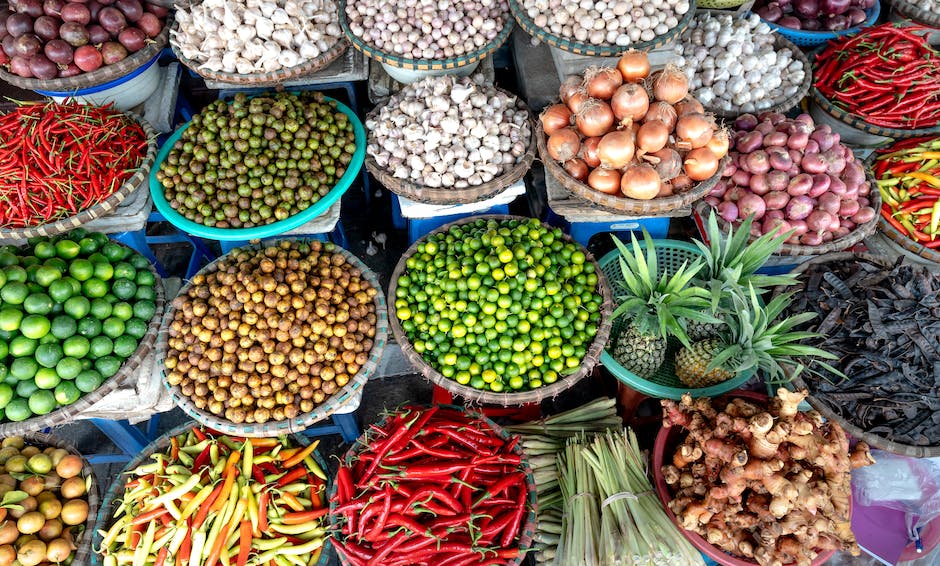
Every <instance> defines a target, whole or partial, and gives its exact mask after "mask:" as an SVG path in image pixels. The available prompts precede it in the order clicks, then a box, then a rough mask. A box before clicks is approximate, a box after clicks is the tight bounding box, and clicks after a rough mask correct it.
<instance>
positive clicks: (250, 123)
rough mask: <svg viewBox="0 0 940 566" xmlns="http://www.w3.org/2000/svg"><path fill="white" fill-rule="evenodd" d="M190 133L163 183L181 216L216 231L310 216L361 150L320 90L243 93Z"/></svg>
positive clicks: (163, 173) (165, 164)
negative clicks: (310, 210)
mask: <svg viewBox="0 0 940 566" xmlns="http://www.w3.org/2000/svg"><path fill="white" fill-rule="evenodd" d="M184 128H185V130H184V131H183V134H182V137H180V138H179V140H177V142H176V143H175V144H174V145H173V148H172V150H171V151H170V153H169V155H167V157H166V159H165V160H164V161H162V162H161V163H160V167H159V170H158V171H157V174H156V178H157V181H158V182H159V183H160V184H161V185H162V187H163V193H164V197H165V198H166V201H167V202H168V203H169V205H170V206H171V207H172V208H173V209H174V210H176V211H177V212H178V213H180V214H181V215H183V216H184V217H185V218H186V219H188V220H191V221H193V222H195V223H197V224H203V225H205V226H209V227H213V226H214V227H218V228H248V227H252V226H263V225H266V224H271V223H272V222H276V221H278V220H284V219H286V218H288V217H290V216H293V215H295V214H297V213H299V212H301V211H303V210H306V209H307V208H309V207H310V206H311V205H313V204H314V203H316V202H317V201H318V200H320V198H322V197H323V196H325V195H326V194H327V193H328V192H330V190H331V189H332V188H333V186H334V185H335V184H336V182H337V180H338V179H339V178H341V177H342V176H343V174H344V173H345V172H346V166H347V165H349V163H350V161H352V157H353V154H354V153H355V151H356V135H355V129H354V127H353V123H352V122H351V121H350V119H349V116H347V115H346V114H344V113H343V112H341V111H340V110H338V109H337V108H336V102H335V101H332V100H326V99H325V97H324V96H323V93H321V92H314V91H303V92H301V93H299V94H293V93H285V92H281V93H276V94H264V95H259V96H255V97H253V98H251V99H249V98H248V97H247V96H245V95H244V94H242V93H239V94H236V95H235V98H234V100H233V101H231V102H225V101H222V100H217V101H215V102H213V103H212V104H210V105H209V106H207V107H206V108H205V109H204V110H203V111H202V112H200V113H199V114H196V115H195V116H193V119H192V121H191V122H189V123H188V124H187V125H186V126H184Z"/></svg>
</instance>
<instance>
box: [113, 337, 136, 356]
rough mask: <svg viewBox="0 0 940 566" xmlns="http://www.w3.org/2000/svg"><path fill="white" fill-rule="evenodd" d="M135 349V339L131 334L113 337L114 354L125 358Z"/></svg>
mask: <svg viewBox="0 0 940 566" xmlns="http://www.w3.org/2000/svg"><path fill="white" fill-rule="evenodd" d="M135 350H137V339H136V338H134V337H133V336H128V335H126V334H125V335H124V336H118V337H117V338H115V339H114V355H115V356H117V357H119V358H121V359H127V358H129V357H131V355H132V354H133V353H134V351H135Z"/></svg>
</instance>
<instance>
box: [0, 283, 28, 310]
mask: <svg viewBox="0 0 940 566" xmlns="http://www.w3.org/2000/svg"><path fill="white" fill-rule="evenodd" d="M28 296H29V287H27V286H26V284H25V283H21V282H19V281H7V284H6V285H4V286H3V289H0V299H3V302H4V303H8V304H11V305H22V304H23V301H25V300H26V297H28Z"/></svg>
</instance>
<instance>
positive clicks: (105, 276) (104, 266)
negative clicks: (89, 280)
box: [95, 263, 114, 281]
mask: <svg viewBox="0 0 940 566" xmlns="http://www.w3.org/2000/svg"><path fill="white" fill-rule="evenodd" d="M95 277H97V278H98V279H101V280H102V281H110V280H111V278H112V277H114V268H113V267H111V264H110V263H96V264H95Z"/></svg>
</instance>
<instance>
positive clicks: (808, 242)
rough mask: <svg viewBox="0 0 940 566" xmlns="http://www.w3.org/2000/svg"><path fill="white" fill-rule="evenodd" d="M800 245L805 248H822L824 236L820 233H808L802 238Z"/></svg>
mask: <svg viewBox="0 0 940 566" xmlns="http://www.w3.org/2000/svg"><path fill="white" fill-rule="evenodd" d="M800 243H801V244H803V245H804V246H820V245H822V243H823V235H822V234H820V233H819V232H806V233H805V234H803V235H802V236H800Z"/></svg>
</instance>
